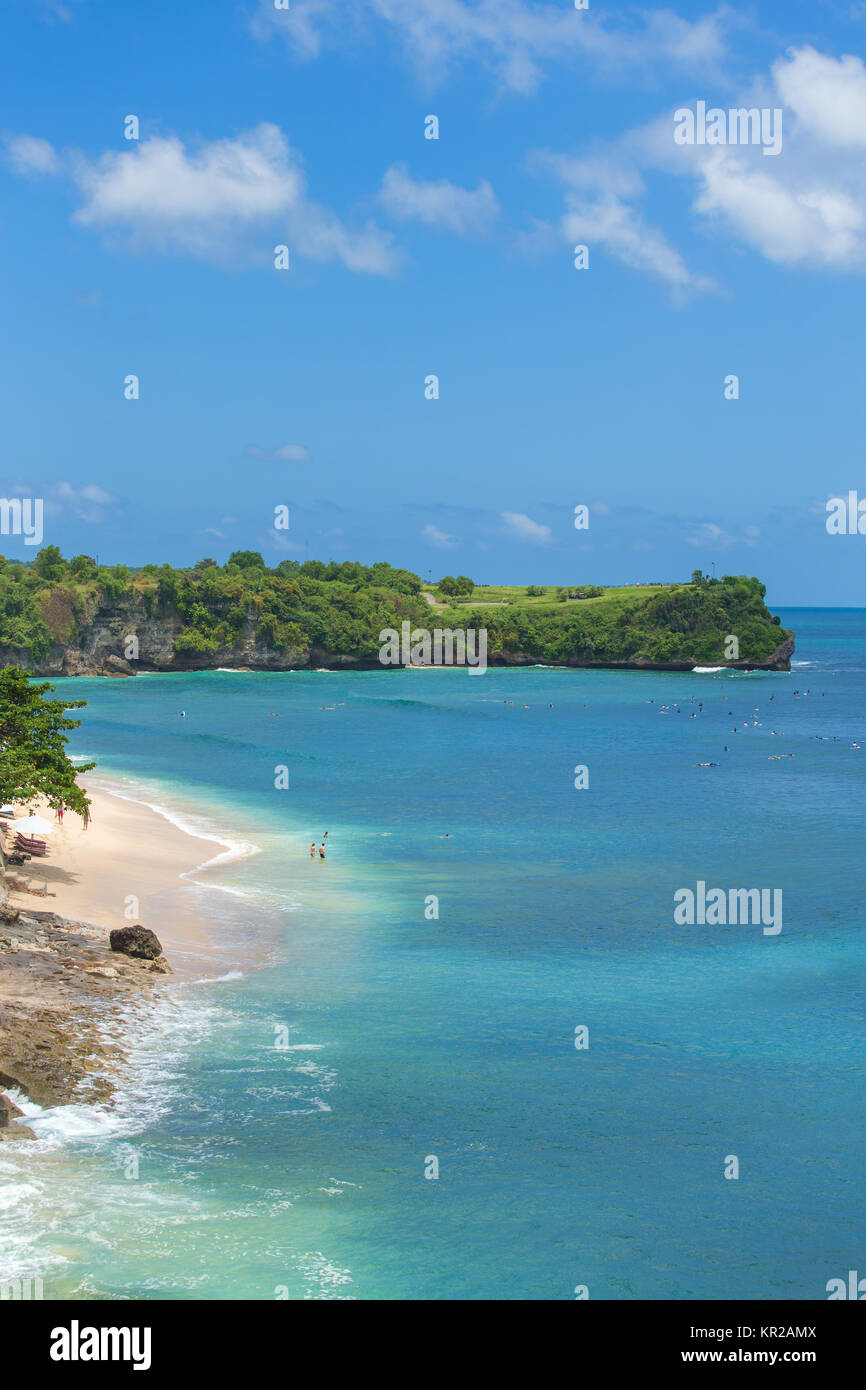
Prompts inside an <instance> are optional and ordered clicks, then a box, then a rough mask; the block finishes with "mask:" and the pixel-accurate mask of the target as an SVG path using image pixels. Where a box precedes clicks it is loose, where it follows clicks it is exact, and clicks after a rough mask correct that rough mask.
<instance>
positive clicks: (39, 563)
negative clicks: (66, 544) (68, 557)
mask: <svg viewBox="0 0 866 1390" xmlns="http://www.w3.org/2000/svg"><path fill="white" fill-rule="evenodd" d="M33 568H34V569H35V571H36V573H37V574H38V575H39V578H40V579H47V580H48V581H49V583H57V582H58V581H59V580H61V579H62V578H63V576H64V574H65V573H66V561H65V560H64V558H63V556H62V555H61V553H60V548H59V546H56V545H46V546H43V548H42V550H40V552H39V554H38V555H37V556H36V559H35V560H34V561H33Z"/></svg>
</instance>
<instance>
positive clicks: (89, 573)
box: [40, 552, 96, 579]
mask: <svg viewBox="0 0 866 1390" xmlns="http://www.w3.org/2000/svg"><path fill="white" fill-rule="evenodd" d="M40 553H41V552H40ZM69 573H70V574H71V575H72V577H73V578H74V579H92V578H93V576H94V575H95V574H96V561H95V560H94V559H93V557H92V556H91V555H73V557H72V559H71V560H70V561H69Z"/></svg>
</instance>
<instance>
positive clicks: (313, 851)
mask: <svg viewBox="0 0 866 1390" xmlns="http://www.w3.org/2000/svg"><path fill="white" fill-rule="evenodd" d="M315 857H316V842H315V840H314V841H313V843H312V844H311V845H310V858H311V859H315Z"/></svg>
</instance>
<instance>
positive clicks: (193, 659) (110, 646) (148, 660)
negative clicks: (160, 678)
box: [0, 598, 351, 676]
mask: <svg viewBox="0 0 866 1390" xmlns="http://www.w3.org/2000/svg"><path fill="white" fill-rule="evenodd" d="M182 626H183V623H182V620H181V619H180V618H178V617H176V616H171V615H168V616H166V615H165V614H154V615H151V614H148V613H147V611H146V609H145V608H144V606H143V605H142V604H141V603H140V602H136V601H135V599H133V598H124V599H119V600H116V601H114V602H109V603H104V604H102V605H101V606H100V607H99V608H98V609H97V611H96V613H95V615H94V617H93V619H92V621H91V622H89V623H88V624H87V625H86V626H82V628H81V629H80V632H79V634H78V639H79V640H78V643H77V645H69V644H65V643H61V642H58V643H56V644H55V645H54V646H52V648H51V649H50V651H49V652H48V655H47V656H46V657H45V658H44V659H43V660H42V661H39V662H35V663H31V662H29V661H28V660H26V658H25V656H24V655H23V654H22V653H21V652H20V651H16V650H14V649H13V648H10V647H0V662H2V664H3V665H4V666H27V667H28V668H29V669H30V670H32V671H33V672H34V674H35V675H38V676H134V675H135V673H136V671H142V670H144V671H206V670H214V669H215V668H216V667H218V666H246V667H250V668H251V669H253V670H263V671H285V670H288V669H289V668H297V667H299V666H307V665H308V664H310V658H311V652H310V650H309V649H306V648H301V649H298V650H288V651H284V652H278V651H274V650H273V649H271V648H270V647H268V646H267V645H265V644H264V643H262V642H261V641H259V640H258V639H257V638H256V614H255V612H252V611H251V612H250V613H249V614H248V615H247V618H246V620H245V622H244V626H243V630H242V632H241V634H240V638H239V640H238V641H237V642H236V643H235V644H234V645H232V646H230V647H225V648H223V649H221V650H220V651H217V652H205V653H195V652H176V651H175V648H174V643H175V638H176V637H177V634H178V632H179V631H180V629H181V627H182ZM133 637H134V638H136V640H137V642H138V655H137V659H133V660H130V659H128V657H127V654H128V653H130V652H131V650H132V648H131V644H130V638H133ZM348 660H349V661H351V658H348Z"/></svg>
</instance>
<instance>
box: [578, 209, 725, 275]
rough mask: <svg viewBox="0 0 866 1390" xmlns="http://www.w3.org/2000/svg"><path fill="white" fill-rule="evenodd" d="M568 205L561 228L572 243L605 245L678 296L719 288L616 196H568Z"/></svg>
mask: <svg viewBox="0 0 866 1390" xmlns="http://www.w3.org/2000/svg"><path fill="white" fill-rule="evenodd" d="M565 204H566V208H567V211H566V213H565V215H564V217H563V218H562V222H561V227H562V230H563V233H564V235H565V237H566V238H567V239H568V241H569V242H573V243H574V244H575V245H584V244H586V245H590V246H603V247H604V248H605V250H606V251H607V252H609V254H610V255H612V256H616V258H617V259H618V260H621V261H623V262H624V263H625V264H626V265H628V266H631V268H632V269H633V270H640V271H645V272H646V273H647V274H649V275H653V276H655V277H656V278H657V279H659V280H663V281H664V282H665V284H667V285H668V286H670V288H671V289H672V290H673V291H674V292H675V293H677V294H683V293H685V292H688V291H698V292H706V291H708V290H712V289H715V287H716V286H715V282H714V281H713V280H712V279H711V278H710V277H709V276H706V275H699V274H697V273H695V272H694V271H691V270H690V269H689V267H688V266H687V265H686V262H685V260H684V259H683V257H682V255H681V254H680V252H679V251H677V249H676V247H674V246H671V244H670V242H669V241H668V239H667V237H666V236H665V234H664V232H662V231H661V230H660V229H659V228H658V227H653V226H652V225H650V224H649V223H648V222H646V221H645V220H644V218H643V217H642V216H641V214H640V213H639V212H638V211H637V210H636V209H635V208H634V207H632V206H631V204H630V203H627V202H625V201H624V200H623V199H622V198H618V197H617V196H616V194H613V193H607V194H603V195H602V196H601V197H600V198H596V199H582V198H578V197H575V196H574V195H573V194H567V195H566V199H565Z"/></svg>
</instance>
